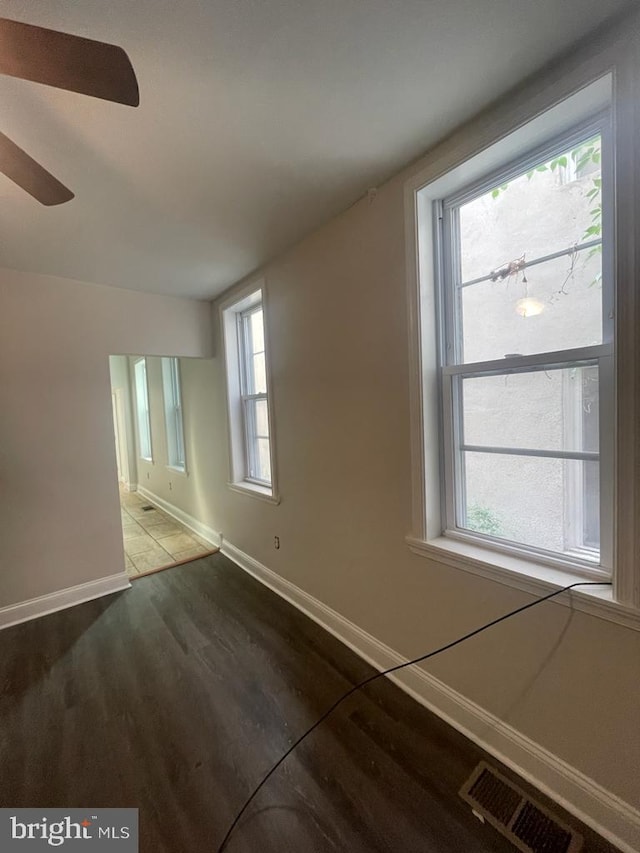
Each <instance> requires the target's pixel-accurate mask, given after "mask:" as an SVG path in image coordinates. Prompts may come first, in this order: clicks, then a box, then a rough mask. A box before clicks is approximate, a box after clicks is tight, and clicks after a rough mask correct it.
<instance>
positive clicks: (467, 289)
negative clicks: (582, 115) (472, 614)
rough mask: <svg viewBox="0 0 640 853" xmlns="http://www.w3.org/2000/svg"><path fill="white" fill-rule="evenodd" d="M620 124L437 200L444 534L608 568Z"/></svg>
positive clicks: (589, 127) (575, 136)
mask: <svg viewBox="0 0 640 853" xmlns="http://www.w3.org/2000/svg"><path fill="white" fill-rule="evenodd" d="M607 124H608V121H607V118H606V116H604V117H603V118H602V119H598V120H594V121H593V122H591V123H588V124H585V125H584V126H583V127H582V128H580V129H577V130H575V131H574V132H572V133H569V134H567V135H566V136H565V137H564V138H562V139H560V140H554V141H553V142H551V143H548V144H547V145H546V146H542V147H541V148H539V149H537V150H536V151H534V152H532V153H530V154H528V155H527V156H524V157H522V158H521V160H520V161H519V162H516V163H515V164H513V163H511V164H508V165H506V166H505V167H504V168H503V170H502V171H498V172H496V173H494V174H492V175H491V176H489V177H488V178H487V179H486V180H484V181H481V182H479V183H478V184H476V185H475V187H472V188H470V189H467V190H463V191H462V192H459V193H457V194H455V195H453V196H451V197H449V198H446V199H444V200H443V201H442V202H439V203H436V212H437V216H438V220H439V221H440V222H441V225H442V230H441V258H440V264H439V269H440V275H439V282H440V287H439V291H440V304H441V323H440V340H441V368H440V378H441V389H442V391H441V395H442V396H441V406H442V424H443V457H444V460H445V471H444V474H445V477H444V502H445V506H444V513H443V515H444V519H445V524H444V527H445V529H446V532H447V533H448V534H449V535H453V536H458V537H467V538H469V539H474V540H475V541H476V542H478V543H479V544H485V545H487V546H489V545H493V547H496V546H501V547H502V548H505V547H506V548H507V549H515V550H517V551H519V552H521V553H525V554H526V553H527V552H528V553H530V554H537V555H538V556H539V557H540V558H542V559H546V560H547V561H551V562H553V561H554V560H557V561H560V562H562V563H563V564H566V563H567V562H569V563H571V564H572V565H573V566H574V567H575V568H577V569H578V570H579V569H580V567H583V569H584V570H586V571H587V572H589V571H597V572H598V571H599V572H602V571H606V572H607V573H609V572H610V570H611V566H612V553H611V547H610V543H611V541H612V527H613V521H612V507H611V505H610V502H607V501H606V499H605V498H603V496H606V495H611V494H612V488H613V486H612V482H613V465H612V460H611V459H610V458H608V457H607V458H604V455H603V454H602V452H601V443H602V439H603V436H604V440H605V443H607V446H608V440H609V439H610V437H611V436H612V434H613V429H614V426H613V411H612V407H611V406H610V405H608V404H607V403H606V402H605V401H608V400H611V399H612V394H613V367H612V360H613V347H612V344H613V311H612V302H613V295H612V294H613V282H612V275H611V269H610V265H609V264H608V259H610V258H611V244H612V239H613V235H612V228H611V227H610V211H609V210H608V209H607V205H608V198H609V196H608V193H609V192H610V187H609V186H608V184H607V181H608V180H609V175H610V161H609V158H610V153H609V151H608V139H607V135H606V134H607ZM568 178H569V180H567V179H568ZM604 530H606V535H605V537H604V539H602V536H601V534H602V532H603V531H604ZM601 539H602V541H601ZM604 543H606V545H605V544H604Z"/></svg>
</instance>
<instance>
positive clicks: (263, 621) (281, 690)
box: [0, 554, 613, 853]
mask: <svg viewBox="0 0 640 853" xmlns="http://www.w3.org/2000/svg"><path fill="white" fill-rule="evenodd" d="M371 673H372V670H371V668H370V666H369V665H368V664H366V663H365V662H363V661H362V660H360V659H359V658H358V657H357V656H356V655H354V654H353V653H352V652H351V651H350V650H349V649H347V648H346V647H345V646H343V645H342V644H341V643H340V642H338V641H337V640H336V639H334V638H333V637H332V636H331V635H329V634H327V633H326V632H325V631H323V630H322V629H321V628H320V627H319V626H317V625H316V624H315V623H314V622H312V621H311V620H309V619H307V618H306V617H305V616H303V615H302V614H300V613H299V612H298V611H297V610H295V609H294V608H293V607H291V606H290V605H289V604H287V603H286V602H284V601H282V600H281V599H280V598H278V597H277V596H276V595H275V594H273V593H271V592H270V591H269V590H267V589H265V588H264V587H263V586H261V585H260V584H259V583H258V582H257V581H255V580H253V579H252V578H250V577H248V576H247V575H246V574H245V573H244V572H242V571H241V570H240V569H238V568H237V567H236V566H234V565H233V563H231V562H230V561H229V560H227V559H226V558H225V557H224V556H222V555H221V554H216V555H213V556H211V557H206V558H204V559H201V560H198V561H196V562H193V563H190V564H188V565H183V566H180V567H178V568H175V569H170V570H168V571H165V572H161V573H159V574H155V575H150V576H148V577H145V578H142V579H140V580H139V581H138V582H137V583H136V584H135V585H134V586H133V588H132V589H130V590H128V591H126V592H124V593H118V594H116V595H112V596H109V597H107V598H102V599H100V600H98V601H93V602H89V603H87V604H82V605H79V606H77V607H74V608H72V609H69V610H65V611H62V612H60V613H55V614H52V615H51V616H46V617H44V618H42V619H38V620H36V621H33V622H28V623H25V624H22V625H17V626H15V627H13V628H8V629H6V630H4V631H1V632H0V685H1V687H2V694H1V697H0V802H1V805H2V806H10V807H16V808H17V807H29V806H33V807H65V808H70V807H90V806H97V807H114V806H129V807H131V806H133V807H138V808H139V809H140V850H141V851H144V853H152V851H153V853H163V852H164V853H200V851H210V853H215V851H216V850H217V847H218V844H219V843H220V841H221V839H222V837H223V836H224V833H225V832H226V829H227V827H228V825H229V823H230V821H231V820H232V819H233V817H234V815H235V813H236V812H237V810H238V809H239V808H240V806H241V805H242V804H243V802H244V800H245V798H246V797H247V795H248V794H249V792H250V791H251V790H252V789H253V787H254V786H255V784H256V783H257V782H258V781H259V779H260V778H261V777H262V775H263V774H264V773H265V772H266V771H267V770H268V769H269V767H270V766H271V765H272V764H273V763H274V762H275V761H276V760H277V759H278V758H279V757H280V756H281V755H282V753H283V752H284V751H285V750H286V749H287V748H288V746H289V745H290V744H291V743H292V742H293V740H295V739H296V738H297V737H298V735H299V734H300V733H301V732H302V731H304V729H305V728H307V727H308V726H309V725H310V724H311V723H312V722H313V721H314V720H315V719H316V718H317V717H319V716H320V715H321V714H322V713H323V711H325V710H326V709H327V707H329V706H330V705H331V704H332V703H333V701H334V700H335V699H336V698H337V697H338V696H340V695H341V694H342V693H343V692H344V691H346V690H347V689H348V688H349V687H350V686H351V685H352V684H353V683H355V682H357V681H360V680H362V679H363V678H365V677H366V676H368V675H370V674H371ZM483 757H486V756H485V755H484V753H482V751H481V750H479V749H477V748H476V747H475V746H474V745H473V744H471V743H470V742H469V741H467V740H466V738H464V737H463V736H462V735H460V734H458V733H457V732H456V731H454V730H453V729H451V728H450V727H449V726H448V725H446V724H445V723H443V722H442V721H441V720H439V719H438V718H437V717H435V716H434V715H432V714H430V713H429V712H428V711H427V710H425V709H424V708H423V707H421V706H420V705H418V704H417V703H416V702H414V701H413V700H412V699H410V698H409V697H408V696H406V695H405V694H404V693H403V692H402V691H400V690H399V689H398V688H396V687H395V686H394V685H393V684H391V683H390V682H388V681H387V680H386V679H380V680H378V681H377V682H375V683H374V684H372V685H369V686H368V687H367V688H365V689H364V690H363V691H360V692H358V693H356V694H355V695H354V696H352V697H351V698H350V699H349V700H347V702H345V703H344V704H343V705H342V706H341V707H340V708H339V709H338V711H337V712H336V713H335V714H334V715H333V716H332V717H331V718H330V719H329V720H328V721H327V722H326V723H324V724H323V725H322V726H321V727H320V728H319V729H318V730H317V731H316V732H314V733H313V734H312V735H311V737H310V738H309V739H308V740H307V741H305V742H304V743H303V744H302V745H301V746H300V747H299V749H298V750H297V751H296V752H295V753H294V754H293V755H292V756H291V757H290V758H288V759H287V761H286V762H285V764H284V765H283V766H282V767H281V768H280V769H279V770H278V771H277V773H276V774H275V775H274V777H273V778H272V779H271V780H270V781H269V783H268V784H267V786H266V787H265V788H264V789H263V790H262V791H261V792H260V794H259V796H258V797H257V799H256V800H255V802H254V803H253V805H252V806H251V808H250V809H249V811H248V812H247V813H246V815H245V817H244V818H243V820H242V822H241V823H240V824H239V826H238V827H237V828H236V831H235V833H234V835H233V836H232V838H231V840H230V842H229V845H228V847H227V851H228V853H241V852H242V851H244V853H271V851H273V853H276V851H277V853H286V851H291V853H293V851H295V853H315V852H316V851H317V853H330V851H349V853H376V851H393V852H394V853H396V851H397V853H447V851H456V853H458V851H461V852H462V851H464V853H483V851H505V853H506V851H513V849H514V848H513V847H512V846H511V844H510V843H509V842H507V841H506V840H505V839H503V838H502V837H501V836H500V835H499V834H498V833H497V832H495V831H494V830H493V829H492V828H491V827H489V826H488V825H484V826H483V825H482V824H480V823H479V822H478V821H477V820H476V819H475V818H474V817H473V816H472V815H471V812H470V810H469V808H468V806H466V805H465V804H464V803H463V802H462V800H460V799H459V797H458V795H457V791H458V789H459V788H460V786H461V784H462V783H463V782H464V780H465V779H466V778H467V776H468V775H469V774H470V773H471V771H472V769H473V768H474V766H475V765H476V764H477V762H478V761H479V760H480V759H481V758H483ZM494 763H495V762H494ZM504 772H506V773H507V774H508V771H504ZM510 775H512V774H510ZM521 784H522V783H521ZM524 787H526V786H524ZM538 798H539V799H542V800H543V802H546V800H545V799H544V798H543V797H540V796H539V797H538ZM561 814H562V813H561ZM565 819H567V818H566V816H565ZM568 820H569V822H570V823H572V825H574V826H575V825H576V824H577V822H576V821H575V819H573V818H568ZM578 828H579V827H578ZM582 831H583V832H585V834H586V836H587V844H586V847H585V849H586V850H589V851H609V850H612V849H613V848H610V847H609V846H608V845H606V844H605V843H604V842H602V841H601V840H599V839H598V838H597V837H596V836H595V835H593V833H590V832H589V831H588V830H586V831H585V829H584V828H582Z"/></svg>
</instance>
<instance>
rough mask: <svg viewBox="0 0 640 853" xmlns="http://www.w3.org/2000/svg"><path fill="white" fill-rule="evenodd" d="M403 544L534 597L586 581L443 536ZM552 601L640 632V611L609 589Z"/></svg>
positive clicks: (408, 539)
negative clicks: (619, 601) (629, 605)
mask: <svg viewBox="0 0 640 853" xmlns="http://www.w3.org/2000/svg"><path fill="white" fill-rule="evenodd" d="M406 542H407V544H408V546H409V549H410V551H411V552H412V553H414V554H418V555H419V556H421V557H428V558H430V559H432V560H435V561H436V562H438V563H443V564H444V565H446V566H451V567H452V568H454V569H460V570H462V571H465V572H471V573H472V574H474V575H480V576H481V577H484V578H489V579H490V580H494V581H497V582H498V583H502V584H505V585H506V586H511V587H515V588H516V589H521V590H523V591H525V592H529V593H532V594H533V595H545V594H546V593H548V592H552V591H553V590H554V589H557V588H558V587H563V586H568V585H569V584H571V583H578V582H579V581H581V580H588V579H585V578H583V577H581V576H580V575H579V574H575V573H571V572H570V571H560V570H559V569H553V568H551V567H549V566H543V565H540V564H539V563H535V562H533V561H529V560H524V559H521V558H520V557H515V556H512V555H509V554H502V553H500V552H498V551H488V550H487V549H485V548H481V547H479V546H477V545H473V544H469V543H467V542H458V541H455V540H453V539H448V538H447V537H445V536H439V537H437V538H436V539H430V540H428V541H425V540H422V539H418V538H416V537H414V536H407V537H406ZM594 580H595V578H594ZM553 600H554V601H556V602H557V603H558V604H563V605H564V606H566V607H571V608H572V609H574V610H579V611H581V612H583V613H588V614H590V615H592V616H597V617H599V618H600V619H606V620H608V621H609V622H616V623H617V624H618V625H624V626H625V627H626V628H632V629H633V630H635V631H640V610H636V609H635V608H632V607H628V606H626V605H624V604H620V603H618V602H617V601H614V600H613V588H612V587H610V586H602V587H584V589H578V588H576V589H572V590H570V591H569V592H566V593H563V594H562V595H559V596H558V597H557V598H555V599H553Z"/></svg>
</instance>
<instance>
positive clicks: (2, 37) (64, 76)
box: [0, 18, 140, 107]
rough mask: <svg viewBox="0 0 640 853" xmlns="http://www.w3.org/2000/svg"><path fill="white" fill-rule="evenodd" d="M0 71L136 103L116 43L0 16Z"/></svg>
mask: <svg viewBox="0 0 640 853" xmlns="http://www.w3.org/2000/svg"><path fill="white" fill-rule="evenodd" d="M0 74H8V75H9V76H11V77H20V78H22V79H23V80H32V81H33V82H35V83H45V84H46V85H47V86H56V87H57V88H59V89H68V90H69V91H71V92H79V93H80V94H82V95H92V96H93V97H94V98H104V99H105V100H106V101H116V102H117V103H119V104H127V105H128V106H131V107H137V106H138V104H139V103H140V95H139V92H138V81H137V79H136V75H135V72H134V70H133V67H132V66H131V62H130V60H129V57H128V56H127V54H126V53H125V52H124V50H123V49H122V48H121V47H118V46H117V45H113V44H106V43H105V42H102V41H94V40H93V39H87V38H83V37H82V36H74V35H71V34H70V33H60V32H58V31H57V30H49V29H45V28H44V27H36V26H33V25H32V24H23V23H21V22H20V21H10V20H8V19H7V18H0Z"/></svg>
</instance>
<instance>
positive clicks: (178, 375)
mask: <svg viewBox="0 0 640 853" xmlns="http://www.w3.org/2000/svg"><path fill="white" fill-rule="evenodd" d="M182 362H190V363H192V362H201V364H199V365H195V364H189V365H188V366H186V367H183V365H182ZM209 366H210V363H209V362H207V361H206V360H204V359H180V358H177V357H173V356H166V357H159V356H130V355H115V356H109V370H110V376H111V402H112V414H113V432H114V445H115V457H116V459H115V461H116V470H117V478H118V493H119V499H120V515H121V519H122V538H123V550H124V560H125V569H126V572H127V574H128V575H129V577H130V578H131V579H132V580H133V579H135V578H139V577H141V576H142V575H146V574H150V573H152V572H157V571H161V570H162V569H166V568H171V567H173V566H176V565H181V564H182V563H187V562H190V561H191V560H195V559H200V558H202V557H205V556H208V555H209V554H213V553H215V552H216V551H218V550H219V547H218V544H219V543H218V541H216V540H217V539H218V536H217V534H216V533H215V532H214V531H213V530H212V529H211V528H210V527H209V526H208V523H207V522H208V520H209V519H208V507H207V506H206V505H203V502H202V494H201V490H200V489H198V488H197V483H198V477H197V476H196V473H197V472H194V471H192V470H189V467H188V464H187V463H188V462H189V461H191V460H192V459H195V458H196V456H197V453H196V450H195V443H196V441H197V438H198V422H199V421H198V419H197V418H195V417H191V414H192V408H193V405H192V404H194V403H195V402H196V401H197V404H198V406H199V407H200V409H201V406H202V388H203V387H206V385H207V382H208V377H207V368H208V367H209ZM209 387H213V383H211V384H210V385H209ZM200 409H199V411H200Z"/></svg>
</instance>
